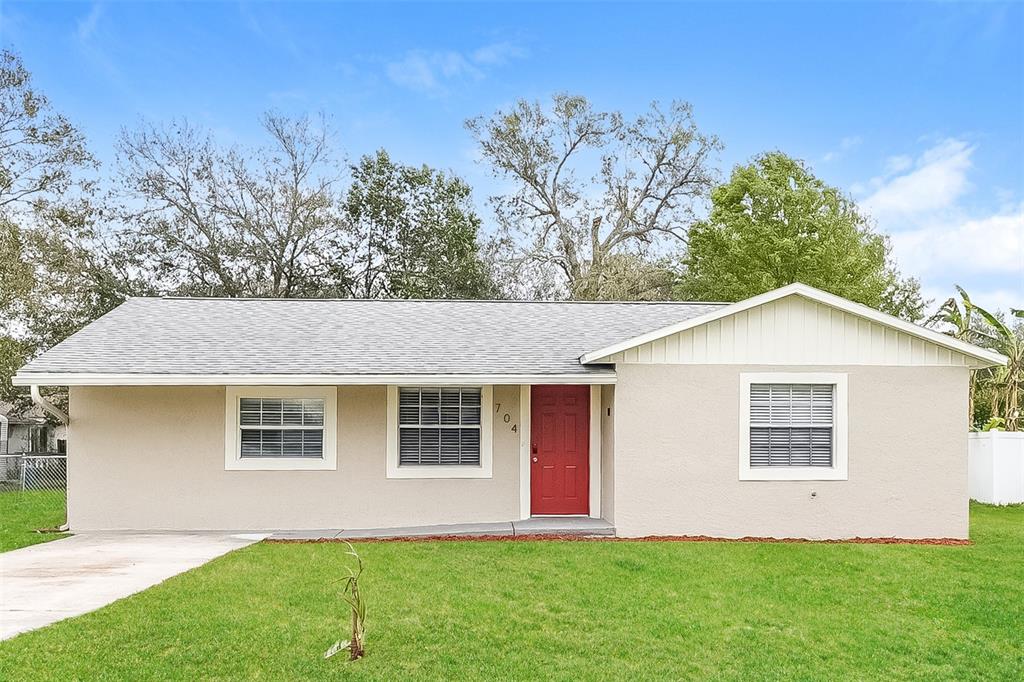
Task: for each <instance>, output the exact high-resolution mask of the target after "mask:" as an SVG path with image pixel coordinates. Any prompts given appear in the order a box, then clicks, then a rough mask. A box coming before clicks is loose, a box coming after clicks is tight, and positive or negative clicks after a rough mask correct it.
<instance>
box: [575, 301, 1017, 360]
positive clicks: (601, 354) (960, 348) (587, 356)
mask: <svg viewBox="0 0 1024 682" xmlns="http://www.w3.org/2000/svg"><path fill="white" fill-rule="evenodd" d="M793 295H797V296H803V297H804V298H807V299H809V300H812V301H816V302H818V303H822V304H824V305H828V306H831V307H833V308H837V309H839V310H842V311H843V312H846V313H850V314H851V315H857V316H858V317H863V318H865V319H868V320H872V321H874V322H877V323H879V324H882V325H885V326H887V327H891V328H893V329H898V330H900V331H902V332H905V333H907V334H910V335H911V336H916V337H917V338H919V339H923V340H925V341H929V342H931V343H934V344H936V345H939V346H943V347H945V348H950V349H952V350H955V351H957V352H958V353H963V354H964V355H967V356H969V357H972V358H975V359H977V360H981V361H982V362H983V363H984V364H980V365H978V367H988V366H991V365H1005V364H1006V362H1007V358H1006V356H1004V355H1001V354H999V353H996V352H995V351H990V350H986V349H985V348H981V347H979V346H975V345H974V344H971V343H967V342H965V341H960V340H959V339H954V338H953V337H952V336H948V335H946V334H943V333H941V332H937V331H935V330H933V329H928V328H927V327H921V326H919V325H916V324H914V323H912V322H907V321H906V320H901V319H900V318H898V317H894V316H892V315H888V314H886V313H883V312H881V311H879V310H875V309H874V308H869V307H868V306H866V305H863V304H861V303H854V302H853V301H850V300H847V299H845V298H843V297H841V296H836V295H835V294H830V293H828V292H826V291H822V290H820V289H815V288H814V287H810V286H807V285H806V284H800V283H799V282H798V283H796V284H789V285H787V286H784V287H781V288H779V289H773V290H772V291H766V292H765V293H763V294H760V295H758V296H752V297H750V298H747V299H744V300H742V301H737V302H736V303H732V304H730V305H727V306H724V307H722V308H719V309H718V310H713V311H711V312H710V313H705V314H704V315H700V316H699V317H694V318H691V319H689V320H684V321H683V322H677V323H676V324H672V325H669V326H667V327H662V328H661V329H655V330H654V331H652V332H647V333H646V334H641V335H640V336H635V337H633V338H631V339H627V340H625V341H621V342H619V343H616V344H612V345H610V346H606V347H604V348H599V349H597V350H594V351H590V352H587V353H584V354H583V355H581V356H580V364H582V365H586V364H590V363H597V362H600V361H601V360H605V359H606V358H607V357H608V356H609V355H614V354H615V353H620V352H622V351H624V350H627V349H629V348H633V347H635V346H640V345H643V344H645V343H648V342H650V341H655V340H657V339H661V338H664V337H666V336H671V335H672V334H676V333H678V332H681V331H686V330H687V329H692V328H694V327H699V326H701V325H703V324H707V323H708V322H714V321H715V320H720V319H722V318H724V317H729V316H730V315H735V314H736V313H740V312H743V311H744V310H749V309H751V308H756V307H757V306H760V305H764V304H765V303H771V302H772V301H777V300H779V299H781V298H785V297H786V296H793Z"/></svg>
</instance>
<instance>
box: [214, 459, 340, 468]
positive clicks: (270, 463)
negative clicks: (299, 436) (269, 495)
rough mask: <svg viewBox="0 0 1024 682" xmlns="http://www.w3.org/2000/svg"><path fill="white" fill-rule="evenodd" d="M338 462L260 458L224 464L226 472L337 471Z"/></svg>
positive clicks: (236, 460)
mask: <svg viewBox="0 0 1024 682" xmlns="http://www.w3.org/2000/svg"><path fill="white" fill-rule="evenodd" d="M337 468H338V465H337V462H333V461H329V460H327V459H319V458H318V459H313V458H309V459H300V458H297V457H260V458H259V459H257V458H255V457H253V458H245V459H241V458H239V459H234V460H229V461H226V462H225V463H224V470H225V471H335V470H337Z"/></svg>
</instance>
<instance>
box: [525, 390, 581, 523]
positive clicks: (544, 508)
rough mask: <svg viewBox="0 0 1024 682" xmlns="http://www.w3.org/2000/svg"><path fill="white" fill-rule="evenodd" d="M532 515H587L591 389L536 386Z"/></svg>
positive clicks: (533, 394) (532, 400) (532, 420)
mask: <svg viewBox="0 0 1024 682" xmlns="http://www.w3.org/2000/svg"><path fill="white" fill-rule="evenodd" d="M530 408H531V409H530V412H531V416H530V438H531V443H530V458H531V464H530V499H531V506H530V512H531V513H533V514H587V513H589V512H590V387H589V386H534V387H533V390H532V392H531V395H530Z"/></svg>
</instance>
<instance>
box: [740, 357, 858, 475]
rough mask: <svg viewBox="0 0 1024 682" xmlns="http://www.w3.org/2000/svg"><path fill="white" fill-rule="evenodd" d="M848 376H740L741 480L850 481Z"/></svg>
mask: <svg viewBox="0 0 1024 682" xmlns="http://www.w3.org/2000/svg"><path fill="white" fill-rule="evenodd" d="M846 386H847V380H846V375H845V374H818V373H799V372H796V373H778V374H741V375H740V389H741V390H740V400H741V405H740V415H741V419H740V431H741V434H740V479H741V480H845V479H846V478H847V453H846V443H847V433H846V400H847V396H846Z"/></svg>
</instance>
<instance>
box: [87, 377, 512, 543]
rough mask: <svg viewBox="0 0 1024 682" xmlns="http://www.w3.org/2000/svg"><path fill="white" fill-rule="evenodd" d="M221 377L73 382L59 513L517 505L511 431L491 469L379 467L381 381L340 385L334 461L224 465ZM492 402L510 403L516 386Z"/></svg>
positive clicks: (287, 524)
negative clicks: (435, 475) (326, 467)
mask: <svg viewBox="0 0 1024 682" xmlns="http://www.w3.org/2000/svg"><path fill="white" fill-rule="evenodd" d="M224 401H225V389H224V387H173V386H172V387H167V386H163V387H74V388H72V389H71V420H72V421H71V424H72V426H71V428H72V431H71V439H70V442H69V457H68V521H69V523H70V525H71V528H72V529H73V530H78V531H82V530H95V529H190V530H200V529H216V530H226V529H237V530H242V529H253V530H254V529H280V528H285V529H323V528H375V527H390V526H408V525H420V524H438V523H460V522H468V521H474V522H490V521H508V520H511V519H514V518H518V516H519V434H518V433H515V432H513V431H511V429H510V428H509V427H508V425H506V424H504V423H500V422H496V423H495V424H494V430H493V439H494V440H493V452H494V459H493V461H494V464H493V476H492V478H490V479H458V480H453V479H403V480H398V479H388V478H387V477H386V475H385V447H386V423H385V419H386V394H385V387H384V386H340V387H338V468H337V470H336V471H225V469H224ZM494 402H495V404H497V403H499V402H500V403H501V404H502V407H503V411H504V409H506V408H507V409H509V410H510V412H511V414H513V415H518V414H519V387H518V386H495V387H494Z"/></svg>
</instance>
